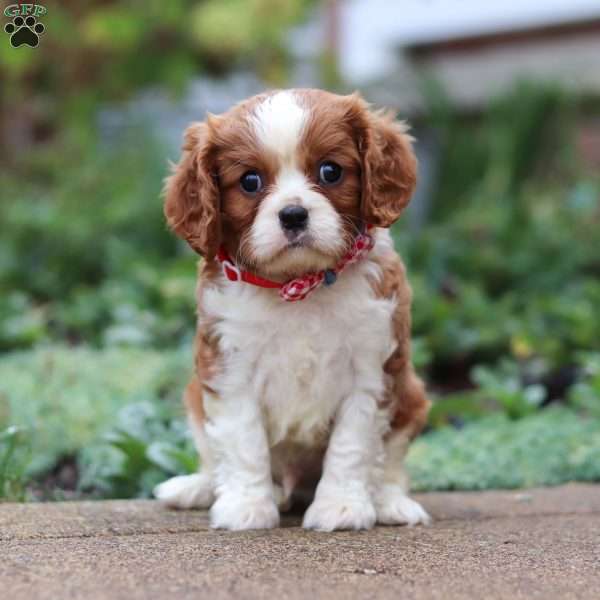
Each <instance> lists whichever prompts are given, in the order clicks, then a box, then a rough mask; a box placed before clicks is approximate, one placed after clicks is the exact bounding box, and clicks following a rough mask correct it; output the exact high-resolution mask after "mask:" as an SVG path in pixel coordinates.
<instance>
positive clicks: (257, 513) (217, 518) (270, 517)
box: [210, 494, 279, 531]
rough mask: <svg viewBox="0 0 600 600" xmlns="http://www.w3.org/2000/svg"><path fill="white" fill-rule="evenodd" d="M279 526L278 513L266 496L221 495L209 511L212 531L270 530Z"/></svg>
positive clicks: (272, 502)
mask: <svg viewBox="0 0 600 600" xmlns="http://www.w3.org/2000/svg"><path fill="white" fill-rule="evenodd" d="M277 525H279V511H278V510H277V506H276V504H275V502H274V500H273V498H270V497H268V496H264V497H259V498H255V497H249V496H243V495H242V496H239V495H236V494H223V495H222V496H220V497H219V498H218V500H217V501H216V502H215V503H214V504H213V505H212V508H211V509H210V526H211V527H212V528H213V529H230V530H232V531H240V530H242V529H272V528H273V527H277Z"/></svg>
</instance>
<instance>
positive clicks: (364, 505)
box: [303, 393, 381, 531]
mask: <svg viewBox="0 0 600 600" xmlns="http://www.w3.org/2000/svg"><path fill="white" fill-rule="evenodd" d="M380 427H381V414H380V411H379V409H378V407H377V402H376V400H375V398H374V397H373V396H372V395H371V394H368V393H356V394H354V395H352V396H350V397H349V398H348V399H347V400H346V401H345V402H344V403H343V404H342V406H341V407H340V410H339V412H338V415H337V417H336V421H335V424H334V428H333V432H332V434H331V439H330V440H329V446H328V448H327V452H326V454H325V461H324V465H323V475H322V476H321V480H320V481H319V485H318V486H317V490H316V492H315V499H314V501H313V503H312V504H311V505H310V506H309V508H308V510H307V511H306V514H305V515H304V521H303V526H304V527H306V528H307V529H318V530H320V531H333V530H335V529H369V528H371V527H373V525H374V524H375V519H376V514H375V508H374V506H373V501H372V498H371V492H372V489H371V488H372V475H373V471H374V465H375V462H376V459H377V455H378V454H379V453H380V452H381V432H380V431H379V430H380Z"/></svg>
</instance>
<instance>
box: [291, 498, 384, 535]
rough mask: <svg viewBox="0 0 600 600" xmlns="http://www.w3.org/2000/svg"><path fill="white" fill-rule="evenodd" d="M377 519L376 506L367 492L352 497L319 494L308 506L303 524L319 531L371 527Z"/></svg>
mask: <svg viewBox="0 0 600 600" xmlns="http://www.w3.org/2000/svg"><path fill="white" fill-rule="evenodd" d="M375 519H376V514H375V508H374V507H373V503H372V502H371V500H370V498H369V496H368V495H367V494H364V495H362V494H361V495H359V496H357V497H352V496H350V495H345V494H341V493H340V494H339V495H328V496H322V497H318V496H317V498H315V500H314V502H313V503H312V504H311V505H310V506H309V507H308V510H307V511H306V514H305V515H304V520H303V521H302V526H303V527H304V528H305V529H316V530H317V531H335V530H337V529H371V527H373V525H375Z"/></svg>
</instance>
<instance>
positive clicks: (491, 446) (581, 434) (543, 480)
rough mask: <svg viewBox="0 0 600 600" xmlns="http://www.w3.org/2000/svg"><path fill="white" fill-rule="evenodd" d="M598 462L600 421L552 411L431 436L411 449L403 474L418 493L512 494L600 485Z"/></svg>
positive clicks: (497, 419)
mask: <svg viewBox="0 0 600 600" xmlns="http://www.w3.org/2000/svg"><path fill="white" fill-rule="evenodd" d="M598 456H600V420H598V419H586V418H583V417H581V416H580V415H578V414H577V413H575V412H573V411H572V410H569V409H567V408H564V407H551V408H546V409H544V410H542V411H539V412H537V413H534V414H531V415H529V416H527V417H524V418H523V419H521V420H519V421H513V420H511V419H509V418H508V417H506V416H505V415H502V414H494V415H490V416H487V417H484V418H482V419H480V420H478V421H475V422H473V423H469V424H468V425H465V427H463V428H462V429H461V430H460V431H459V432H457V431H456V430H455V429H454V428H452V427H443V428H441V429H438V430H436V431H433V432H431V433H429V434H427V435H425V436H422V437H421V438H419V439H418V440H416V442H415V443H414V444H413V446H412V447H411V449H410V451H409V456H408V469H409V472H410V474H411V477H412V483H413V487H414V489H417V490H482V489H489V488H517V487H531V486H539V485H557V484H560V483H564V482H567V481H600V461H599V460H598Z"/></svg>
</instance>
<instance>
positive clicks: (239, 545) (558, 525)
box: [0, 484, 600, 600]
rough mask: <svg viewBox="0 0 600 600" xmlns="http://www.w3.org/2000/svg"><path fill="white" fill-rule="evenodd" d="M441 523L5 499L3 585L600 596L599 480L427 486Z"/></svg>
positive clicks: (89, 598)
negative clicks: (473, 489)
mask: <svg viewBox="0 0 600 600" xmlns="http://www.w3.org/2000/svg"><path fill="white" fill-rule="evenodd" d="M418 499H419V500H420V501H421V502H422V503H423V504H424V506H425V507H426V508H427V509H428V510H429V511H430V512H431V514H432V515H433V516H434V518H435V521H434V524H433V525H432V526H430V527H426V528H424V527H417V528H406V527H403V528H402V527H401V528H398V527H377V528H376V529H374V530H372V531H369V532H337V533H333V534H327V533H316V532H306V531H304V530H302V529H301V528H299V527H298V525H299V517H298V516H295V517H294V516H293V517H288V518H286V519H285V520H284V527H282V528H280V529H276V530H272V531H250V532H239V533H238V532H235V533H231V532H223V531H212V530H210V529H209V528H208V520H207V516H206V514H205V513H204V512H199V511H189V512H176V511H168V510H165V509H163V508H162V507H160V506H159V505H158V504H156V503H154V502H150V501H113V502H81V503H75V502H74V503H57V504H27V505H14V504H12V505H11V504H5V505H0V597H1V598H7V599H11V600H25V599H27V600H32V599H34V600H38V599H39V600H68V599H77V600H79V599H85V600H105V599H106V600H108V599H110V600H113V599H114V600H120V599H124V600H125V599H127V600H136V599H138V598H140V599H142V598H144V599H150V600H153V599H160V598H169V599H177V600H178V599H188V598H190V599H191V598H207V599H212V598H216V599H220V598H223V599H226V598H227V599H229V598H269V599H273V598H290V599H292V600H295V599H300V598H307V597H309V598H311V599H315V600H316V599H320V598H323V599H325V600H327V599H334V598H340V599H346V598H350V599H352V598H361V599H362V598H383V599H386V598H394V599H402V598H411V599H416V600H422V599H423V600H424V599H430V598H431V599H438V598H439V599H444V600H452V599H462V598H465V599H466V598H473V599H475V598H476V599H488V598H489V599H511V600H512V599H517V600H520V599H523V600H525V599H528V600H529V599H537V598H539V599H540V600H541V599H543V600H553V599H556V600H558V599H560V600H563V599H571V598H573V599H580V598H581V599H588V598H589V599H590V600H592V599H593V600H597V599H598V598H600V486H592V485H575V484H572V485H567V486H561V487H557V488H548V489H538V490H528V491H505V492H483V493H435V494H423V495H420V496H418Z"/></svg>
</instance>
